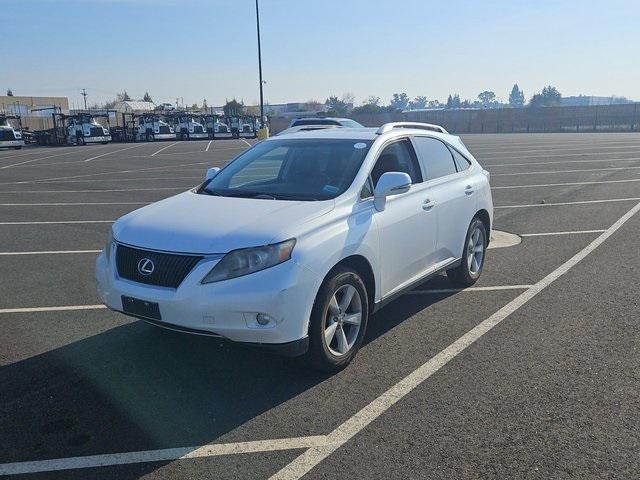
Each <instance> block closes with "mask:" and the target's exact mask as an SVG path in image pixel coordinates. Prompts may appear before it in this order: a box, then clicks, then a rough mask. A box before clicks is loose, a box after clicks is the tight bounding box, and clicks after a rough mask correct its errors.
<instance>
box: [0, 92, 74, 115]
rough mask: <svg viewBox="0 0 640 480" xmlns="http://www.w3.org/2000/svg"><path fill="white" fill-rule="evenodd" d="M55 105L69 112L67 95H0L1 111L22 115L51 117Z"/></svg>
mask: <svg viewBox="0 0 640 480" xmlns="http://www.w3.org/2000/svg"><path fill="white" fill-rule="evenodd" d="M54 107H55V108H56V109H58V111H61V112H62V113H69V99H68V98H67V97H27V96H17V95H15V96H7V95H0V111H5V112H7V113H11V114H13V115H20V116H21V117H49V116H51V114H52V113H53V111H54Z"/></svg>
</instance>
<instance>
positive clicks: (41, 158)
mask: <svg viewBox="0 0 640 480" xmlns="http://www.w3.org/2000/svg"><path fill="white" fill-rule="evenodd" d="M73 148H77V147H73ZM70 153H78V151H75V152H73V151H71V152H70V151H69V150H65V151H64V152H62V153H56V154H55V155H47V156H46V157H38V158H32V159H30V160H25V161H22V162H18V163H12V164H11V165H4V166H2V167H0V169H4V168H11V167H17V166H19V165H26V164H27V163H33V162H37V161H38V160H46V159H47V158H53V157H61V156H63V155H69V154H70Z"/></svg>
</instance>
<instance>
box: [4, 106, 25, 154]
mask: <svg viewBox="0 0 640 480" xmlns="http://www.w3.org/2000/svg"><path fill="white" fill-rule="evenodd" d="M23 146H24V138H23V137H22V122H21V120H20V116H19V115H4V114H0V148H15V149H16V150H20V149H21V148H22V147H23Z"/></svg>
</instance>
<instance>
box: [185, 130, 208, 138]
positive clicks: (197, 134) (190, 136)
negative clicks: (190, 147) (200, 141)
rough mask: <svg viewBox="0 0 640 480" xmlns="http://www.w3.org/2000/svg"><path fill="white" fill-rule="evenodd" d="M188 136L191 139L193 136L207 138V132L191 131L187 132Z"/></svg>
mask: <svg viewBox="0 0 640 480" xmlns="http://www.w3.org/2000/svg"><path fill="white" fill-rule="evenodd" d="M189 138H191V139H193V138H209V134H208V133H192V132H189Z"/></svg>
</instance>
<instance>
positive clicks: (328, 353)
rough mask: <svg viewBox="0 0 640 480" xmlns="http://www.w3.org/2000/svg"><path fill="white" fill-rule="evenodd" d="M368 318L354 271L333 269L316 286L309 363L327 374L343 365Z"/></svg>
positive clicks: (352, 354) (356, 347)
mask: <svg viewBox="0 0 640 480" xmlns="http://www.w3.org/2000/svg"><path fill="white" fill-rule="evenodd" d="M368 318H369V301H368V296H367V289H366V287H365V285H364V282H363V281H362V279H361V278H360V276H359V275H358V273H357V272H355V271H354V270H351V269H349V268H343V267H338V268H336V269H334V270H333V271H332V272H331V274H330V275H329V276H328V277H327V278H326V279H325V281H324V283H323V284H322V286H321V287H320V291H319V292H318V295H317V297H316V301H315V303H314V305H313V310H312V313H311V323H310V325H309V351H308V352H307V358H308V360H309V362H310V363H311V365H312V366H313V367H315V368H317V369H318V370H322V371H324V372H330V373H331V372H337V371H339V370H341V369H343V368H344V367H346V366H347V365H348V364H349V363H350V362H351V360H353V357H355V355H356V353H357V352H358V350H359V349H360V345H361V344H362V341H363V339H364V335H365V333H366V330H367V322H368Z"/></svg>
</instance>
